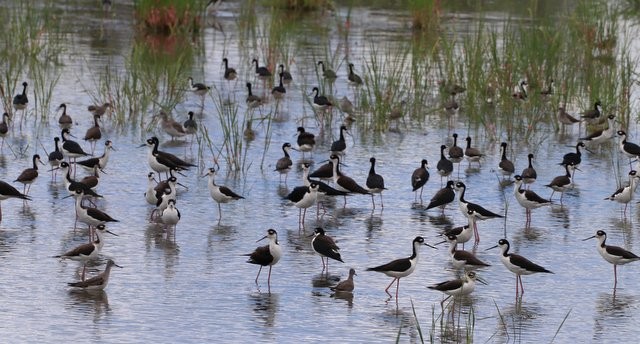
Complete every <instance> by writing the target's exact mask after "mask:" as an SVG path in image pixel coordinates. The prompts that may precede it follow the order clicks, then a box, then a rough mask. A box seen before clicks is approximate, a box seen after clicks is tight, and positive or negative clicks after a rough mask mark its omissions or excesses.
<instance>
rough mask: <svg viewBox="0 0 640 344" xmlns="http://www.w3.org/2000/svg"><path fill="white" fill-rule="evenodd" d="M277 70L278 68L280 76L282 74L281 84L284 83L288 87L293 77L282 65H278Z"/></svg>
mask: <svg viewBox="0 0 640 344" xmlns="http://www.w3.org/2000/svg"><path fill="white" fill-rule="evenodd" d="M278 68H280V74H282V82H284V84H285V85H289V84H290V83H291V82H292V81H293V77H292V76H291V73H289V71H287V70H286V69H284V65H283V64H280V65H279V66H278Z"/></svg>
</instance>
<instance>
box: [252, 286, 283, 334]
mask: <svg viewBox="0 0 640 344" xmlns="http://www.w3.org/2000/svg"><path fill="white" fill-rule="evenodd" d="M279 303H280V295H279V294H275V293H253V294H250V295H249V304H250V307H251V312H252V314H253V316H252V319H255V320H258V321H259V322H260V323H261V324H262V325H264V326H267V327H273V326H274V325H275V322H276V315H277V313H278V310H279Z"/></svg>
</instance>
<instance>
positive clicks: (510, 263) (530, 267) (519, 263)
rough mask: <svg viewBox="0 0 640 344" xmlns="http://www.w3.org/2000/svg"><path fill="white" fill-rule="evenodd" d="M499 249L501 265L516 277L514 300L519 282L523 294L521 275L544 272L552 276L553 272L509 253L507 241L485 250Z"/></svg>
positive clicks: (501, 241) (500, 241)
mask: <svg viewBox="0 0 640 344" xmlns="http://www.w3.org/2000/svg"><path fill="white" fill-rule="evenodd" d="M496 247H500V250H501V251H502V253H501V254H500V260H501V261H502V264H504V266H506V267H507V269H509V271H511V272H513V273H514V274H515V275H516V298H517V297H518V282H520V291H521V294H524V287H523V286H522V275H531V274H534V273H538V272H546V273H550V274H552V273H553V272H551V271H549V270H547V269H545V268H543V267H542V266H540V265H538V264H535V263H533V262H532V261H530V260H529V259H527V258H525V257H523V256H521V255H518V254H515V253H509V247H510V246H509V241H508V240H507V239H500V240H498V244H497V245H496V246H493V247H490V248H488V249H487V250H490V249H494V248H496Z"/></svg>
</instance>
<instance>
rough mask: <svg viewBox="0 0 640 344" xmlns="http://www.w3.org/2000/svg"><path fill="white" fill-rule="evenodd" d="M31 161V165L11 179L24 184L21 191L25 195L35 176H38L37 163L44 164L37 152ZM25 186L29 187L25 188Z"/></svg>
mask: <svg viewBox="0 0 640 344" xmlns="http://www.w3.org/2000/svg"><path fill="white" fill-rule="evenodd" d="M32 163H33V164H32V166H33V167H31V168H27V169H25V170H23V171H22V173H20V175H19V176H18V178H16V180H14V181H13V182H14V183H15V182H18V183H22V184H23V185H24V187H23V189H22V193H24V194H25V195H28V194H29V190H31V184H32V183H33V182H35V181H36V178H38V163H40V164H42V165H44V163H43V162H42V161H41V160H40V155H38V154H34V155H33V159H32ZM27 186H29V187H28V188H27Z"/></svg>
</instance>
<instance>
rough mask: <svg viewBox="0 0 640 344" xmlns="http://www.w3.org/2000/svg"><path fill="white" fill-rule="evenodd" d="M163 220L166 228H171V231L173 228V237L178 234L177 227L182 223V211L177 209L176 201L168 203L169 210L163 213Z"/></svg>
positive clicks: (172, 200) (171, 200)
mask: <svg viewBox="0 0 640 344" xmlns="http://www.w3.org/2000/svg"><path fill="white" fill-rule="evenodd" d="M160 218H161V219H162V223H163V224H164V225H165V226H169V229H171V227H173V235H174V236H175V234H176V226H177V225H178V222H179V221H180V211H179V210H178V208H176V200H175V199H170V200H169V201H168V203H167V208H165V209H164V210H163V211H162V215H161V216H160Z"/></svg>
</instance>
